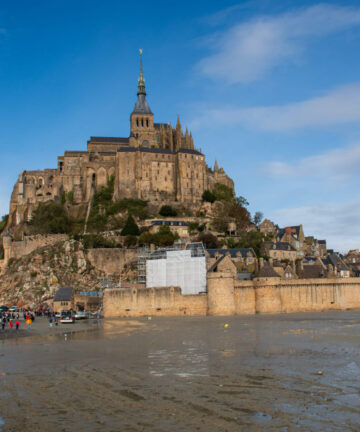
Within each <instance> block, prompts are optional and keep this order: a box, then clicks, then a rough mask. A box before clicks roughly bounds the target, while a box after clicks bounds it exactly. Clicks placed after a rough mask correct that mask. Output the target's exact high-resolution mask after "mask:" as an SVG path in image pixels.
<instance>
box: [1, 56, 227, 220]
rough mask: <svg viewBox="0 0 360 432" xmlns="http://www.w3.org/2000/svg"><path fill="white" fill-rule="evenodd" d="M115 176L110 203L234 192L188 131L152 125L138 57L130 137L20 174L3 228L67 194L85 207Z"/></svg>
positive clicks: (104, 141) (96, 142) (186, 199)
mask: <svg viewBox="0 0 360 432" xmlns="http://www.w3.org/2000/svg"><path fill="white" fill-rule="evenodd" d="M111 176H114V179H115V181H114V196H113V199H114V200H118V199H121V198H124V197H129V198H138V199H143V200H151V201H158V202H174V201H177V202H181V203H188V204H189V205H192V204H200V203H201V200H202V194H203V192H204V190H206V189H209V190H212V189H213V187H214V184H215V183H222V184H225V185H226V186H229V187H231V188H234V184H233V181H232V180H231V179H230V178H229V177H228V176H227V175H226V173H225V172H224V170H223V169H222V168H220V169H219V168H218V166H217V163H215V167H214V169H210V168H209V167H208V166H207V164H206V161H205V156H204V154H203V153H202V152H201V151H199V150H197V149H195V147H194V141H193V137H192V135H191V132H190V133H189V132H188V130H187V129H186V131H185V133H183V130H182V127H181V124H180V120H179V118H178V119H177V124H176V127H175V128H173V127H172V126H171V125H170V124H168V123H154V114H153V113H152V111H151V109H150V106H149V104H148V102H147V100H146V91H145V79H144V76H143V67H142V55H141V54H140V76H139V78H138V91H137V101H136V103H135V107H134V109H133V111H132V113H131V115H130V136H129V137H126V138H106V137H91V138H90V140H89V141H88V143H87V150H86V151H65V153H64V156H59V157H58V165H57V168H56V169H45V170H42V171H22V172H21V174H20V175H19V178H18V180H17V182H16V184H15V186H14V189H13V192H12V196H11V202H10V214H9V224H8V226H14V225H17V224H19V223H21V222H24V221H26V220H29V219H30V218H31V213H32V211H33V210H34V208H36V207H37V205H38V203H41V202H46V201H52V200H60V198H61V196H62V194H63V193H64V192H65V193H69V192H72V195H73V200H74V202H75V203H87V202H89V200H91V197H92V194H93V193H94V191H96V190H99V189H101V187H102V186H106V185H107V183H108V180H109V178H110V177H111Z"/></svg>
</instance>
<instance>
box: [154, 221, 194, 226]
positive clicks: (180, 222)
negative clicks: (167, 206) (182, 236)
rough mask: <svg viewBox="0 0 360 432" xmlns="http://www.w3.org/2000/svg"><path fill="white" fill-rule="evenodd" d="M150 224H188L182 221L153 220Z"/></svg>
mask: <svg viewBox="0 0 360 432" xmlns="http://www.w3.org/2000/svg"><path fill="white" fill-rule="evenodd" d="M151 225H170V226H188V225H189V224H188V223H187V222H184V221H172V220H155V221H151Z"/></svg>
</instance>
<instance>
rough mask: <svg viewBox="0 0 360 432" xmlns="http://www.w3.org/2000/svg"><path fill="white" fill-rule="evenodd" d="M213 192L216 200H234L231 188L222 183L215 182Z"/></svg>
mask: <svg viewBox="0 0 360 432" xmlns="http://www.w3.org/2000/svg"><path fill="white" fill-rule="evenodd" d="M213 193H214V195H215V198H216V199H217V200H222V201H228V202H232V201H234V197H235V195H234V191H233V189H232V188H230V187H229V186H226V185H224V184H222V183H215V185H214V192H213Z"/></svg>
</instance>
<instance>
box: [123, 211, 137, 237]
mask: <svg viewBox="0 0 360 432" xmlns="http://www.w3.org/2000/svg"><path fill="white" fill-rule="evenodd" d="M139 234H140V231H139V227H138V226H137V224H136V222H135V220H134V218H133V217H132V216H131V214H129V216H128V218H127V221H126V222H125V226H124V228H123V229H122V231H121V235H122V236H128V235H132V236H138V235H139Z"/></svg>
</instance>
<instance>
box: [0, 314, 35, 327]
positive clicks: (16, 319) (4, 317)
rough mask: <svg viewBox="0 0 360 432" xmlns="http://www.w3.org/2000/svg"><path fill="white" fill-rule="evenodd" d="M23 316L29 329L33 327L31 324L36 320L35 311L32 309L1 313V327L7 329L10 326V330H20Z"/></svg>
mask: <svg viewBox="0 0 360 432" xmlns="http://www.w3.org/2000/svg"><path fill="white" fill-rule="evenodd" d="M21 317H22V318H23V319H24V321H25V324H26V327H27V328H28V330H30V329H31V324H32V323H33V321H35V313H34V312H32V311H25V310H24V311H18V312H10V311H3V312H1V313H0V321H1V329H2V330H5V329H6V328H9V329H10V330H13V329H14V328H15V330H19V328H20V319H21Z"/></svg>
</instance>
